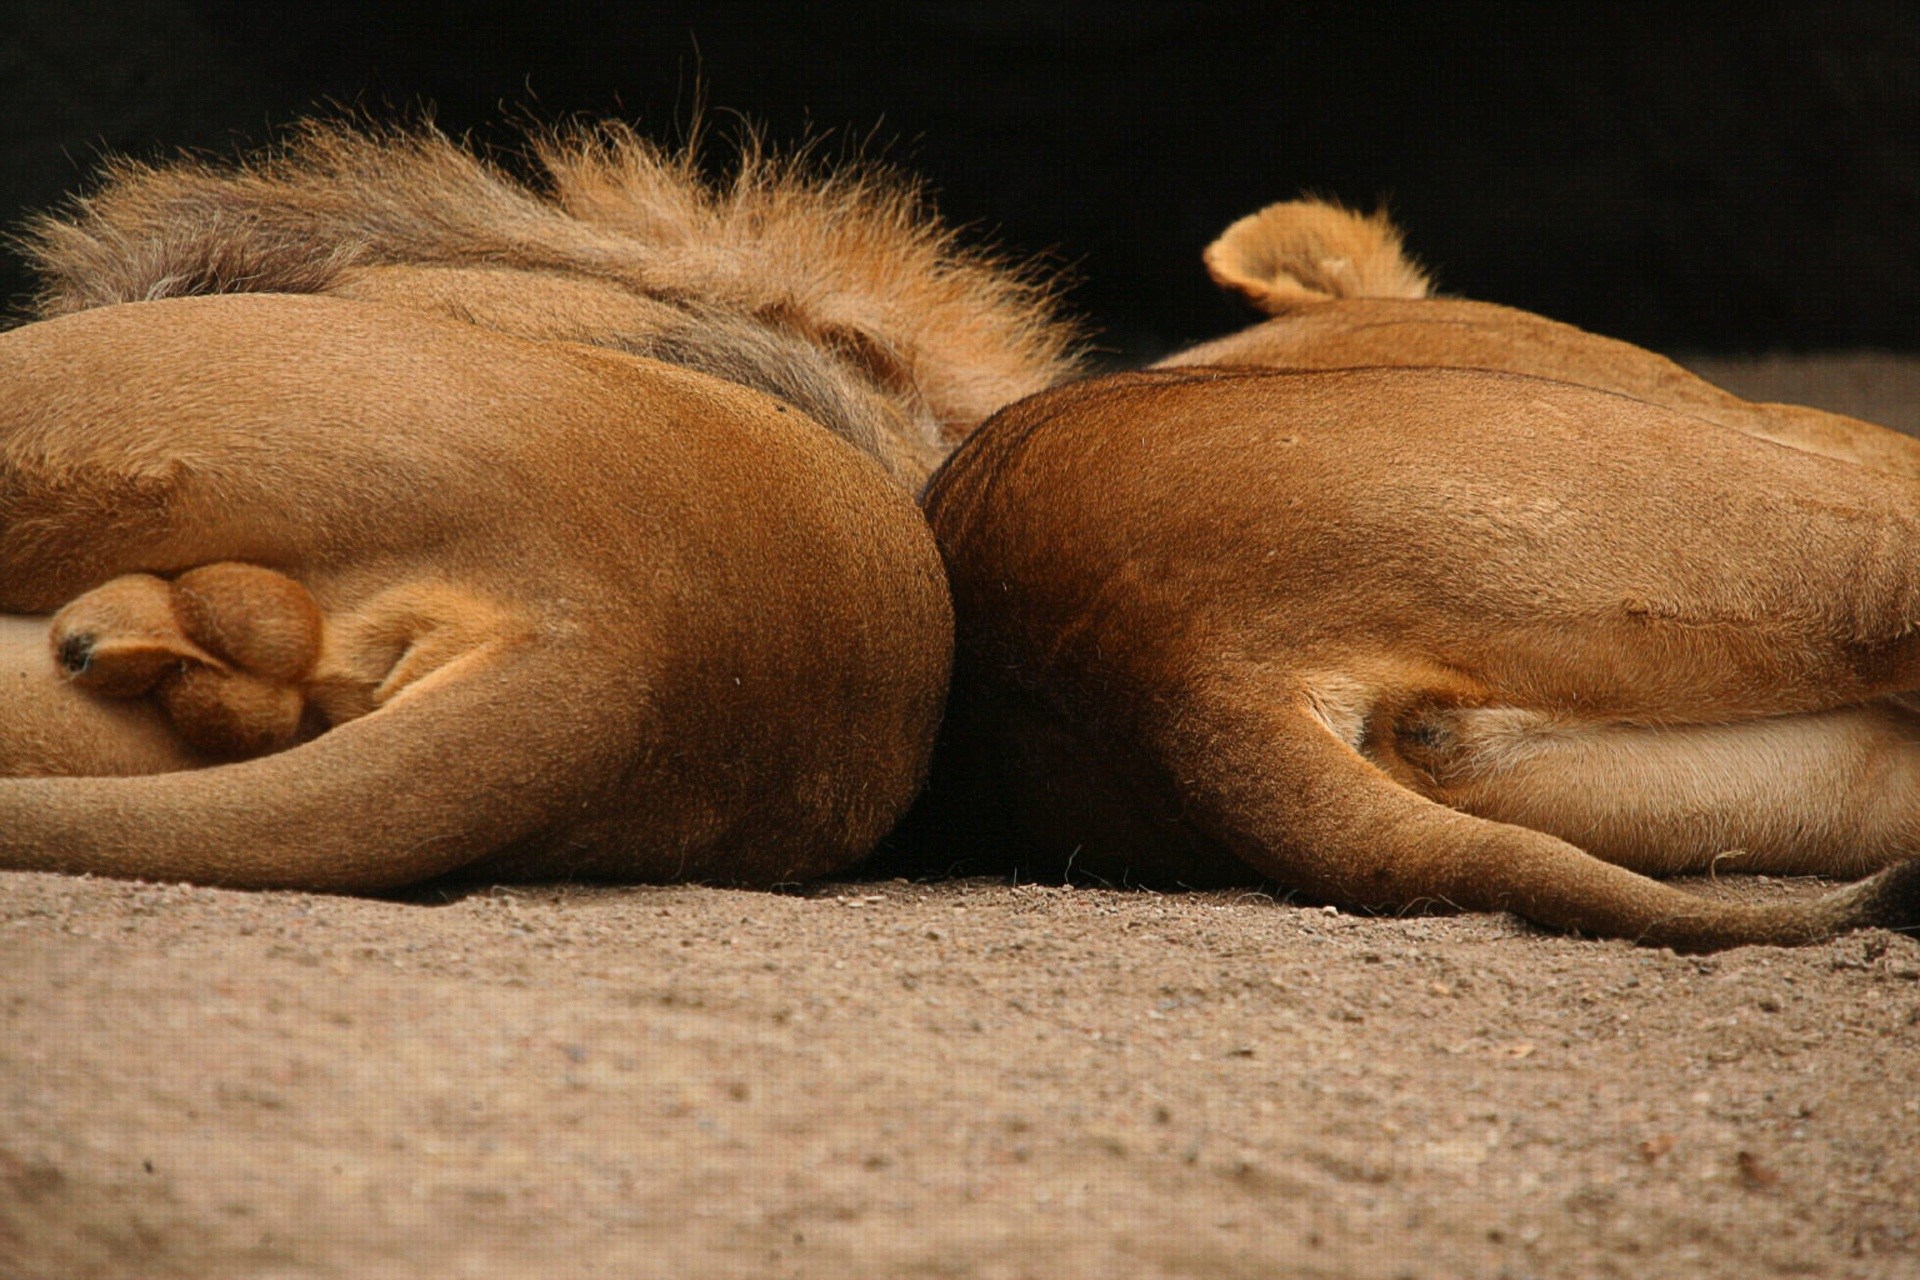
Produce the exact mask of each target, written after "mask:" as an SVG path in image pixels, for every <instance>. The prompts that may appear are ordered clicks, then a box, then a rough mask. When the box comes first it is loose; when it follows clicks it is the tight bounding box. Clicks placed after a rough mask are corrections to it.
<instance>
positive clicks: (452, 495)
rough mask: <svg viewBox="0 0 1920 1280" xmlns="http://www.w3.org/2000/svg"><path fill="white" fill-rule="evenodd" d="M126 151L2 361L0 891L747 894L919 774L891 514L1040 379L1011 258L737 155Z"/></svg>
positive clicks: (65, 237) (333, 138) (845, 840)
mask: <svg viewBox="0 0 1920 1280" xmlns="http://www.w3.org/2000/svg"><path fill="white" fill-rule="evenodd" d="M698 149H699V143H698V140H697V139H696V140H695V141H694V142H690V143H689V144H687V145H686V146H685V147H684V148H681V149H678V150H670V149H666V148H662V147H659V146H656V145H654V144H652V143H649V142H647V141H645V140H644V139H642V138H641V137H640V136H639V135H637V134H636V133H635V132H634V131H632V130H631V129H629V128H627V127H625V126H623V125H619V124H602V125H597V126H579V127H574V128H565V129H559V130H555V131H551V132H546V133H540V134H536V135H534V136H533V138H532V142H531V148H530V161H529V163H530V164H531V165H532V166H533V167H534V168H536V169H537V170H538V172H539V175H540V176H539V178H538V180H537V181H536V182H529V181H525V180H521V179H517V178H515V177H513V176H511V175H510V174H509V173H508V172H507V171H506V170H505V169H504V168H503V167H501V165H499V164H497V163H495V162H492V161H489V160H486V159H483V158H481V157H480V156H478V155H476V154H474V153H473V152H472V151H470V150H469V149H467V148H466V147H465V146H463V145H461V144H460V143H458V142H456V141H454V140H452V139H450V138H448V137H447V136H445V135H443V134H441V133H439V132H437V131H436V130H434V129H432V128H431V127H418V128H410V129H375V128H364V127H356V126H350V125H346V124H321V123H316V124H309V125H307V126H305V127H304V128H303V129H301V130H300V131H299V132H298V133H297V134H296V135H295V136H294V137H293V138H292V139H291V140H290V141H289V142H288V143H287V144H285V145H284V146H283V147H281V148H279V149H277V150H275V151H272V152H269V153H266V154H262V155H256V156H254V157H251V158H247V159H243V160H241V161H238V162H235V163H231V164H208V163H203V162H199V161H191V160H181V161H177V162H172V163H163V164H158V165H140V164H133V163H125V162H123V163H119V164H116V165H115V166H113V167H112V168H111V169H110V170H109V172H108V173H107V175H106V178H105V180H104V182H103V184H102V185H100V186H99V188H98V189H97V190H96V191H94V192H93V193H92V194H90V195H87V196H86V197H84V198H82V199H80V200H78V201H77V202H76V203H75V204H74V205H73V206H72V207H71V208H70V209H69V210H67V211H66V212H64V213H63V214H60V215H57V216H51V217H46V218H43V219H41V220H40V221H38V222H37V223H36V224H34V225H33V226H31V227H30V228H29V229H28V231H27V233H26V236H25V241H24V243H25V248H26V252H27V255H28V257H29V259H30V261H31V262H32V264H33V266H34V267H35V268H36V269H37V270H38V272H39V275H40V278H41V281H42V287H41V289H40V292H39V294H38V295H37V297H36V298H35V300H34V302H33V311H34V315H35V317H36V318H35V319H34V320H33V321H32V322H31V323H27V324H24V325H22V326H20V327H17V328H15V329H12V330H11V331H9V332H6V333H4V334H0V388H4V397H3V398H0V688H4V689H5V695H4V701H3V702H0V867H6V868H11V869H29V870H54V871H67V872H84V873H97V874H102V875H111V876H122V877H138V878H146V879H159V880H188V881H195V882H200V883H205V884H213V885H227V886H235V887H246V888H265V887H294V888H302V889H311V890H337V891H354V892H360V891H377V890H383V889H390V888H394V887H397V886H402V885H408V884H413V883H416V882H419V881H423V880H427V879H431V878H434V877H439V876H444V875H448V874H454V873H458V874H460V875H463V876H469V877H483V878H490V879H524V878H534V877H538V878H549V877H571V876H594V877H615V878H621V879H638V880H665V879H693V880H708V881H722V882H732V883H747V884H768V883H777V882H783V881H791V880H798V879H803V878H807V877H812V876H817V875H821V874H824V873H827V872H830V871H834V870H838V869H841V868H844V867H846V866H848V865H850V864H852V863H853V862H855V861H857V860H858V859H859V858H860V857H862V856H863V855H864V854H865V853H867V851H868V850H869V849H870V848H871V847H872V846H873V845H874V843H875V842H876V841H877V840H879V839H880V837H881V836H882V835H883V834H884V833H885V832H886V831H887V830H888V829H889V828H890V827H891V826H892V825H893V824H894V821H895V820H896V818H897V817H898V816H899V814H900V813H901V812H902V810H903V809H904V808H905V807H906V806H907V804H908V803H909V801H910V800H911V799H912V797H913V795H914V794H915V792H916V791H917V789H918V788H919V786H920V784H921V781H922V779H923V778H924V775H925V772H926V768H927V761H928V757H929V755H930V752H931V749H932V744H933V741H934V735H935V730H936V726H937V723H938V720H939V717H940V713H941V706H942V701H943V698H944V694H945V691H946V685H947V678H948V670H949V665H950V661H951V645H952V623H951V610H950V606H949V603H948V598H947V593H946V587H945V584H944V579H943V575H942V572H941V567H940V562H939V558H938V554H937V550H936V548H935V546H934V544H933V541H932V538H931V535H930V533H929V532H928V530H927V528H926V525H925V522H924V520H923V519H922V518H921V516H920V514H919V512H918V509H917V507H916V506H915V503H914V500H913V493H914V491H915V490H916V489H917V488H918V486H919V484H920V482H921V481H922V480H923V479H924V478H925V476H926V474H927V473H928V471H929V470H930V469H931V468H932V466H933V465H934V464H935V463H936V462H937V461H938V460H939V459H940V458H941V457H942V456H943V455H944V453H945V452H946V451H947V450H949V449H950V448H951V447H952V445H953V444H954V442H955V441H957V440H958V439H960V438H961V437H963V436H964V435H965V434H966V432H968V431H969V430H970V429H971V428H972V427H973V426H974V425H975V424H977V423H978V422H979V421H980V420H981V419H982V418H984V417H985V416H986V414H987V413H988V412H990V411H991V410H992V409H993V408H995V407H997V406H998V405H999V404H1001V403H1004V402H1006V401H1008V400H1011V399H1015V398H1017V397H1019V396H1022V395H1025V394H1028V393H1030V392H1033V391H1037V390H1039V389H1040V388H1042V387H1044V386H1048V385H1051V384H1052V383H1054V382H1056V381H1058V380H1060V379H1061V378H1062V377H1064V376H1067V375H1068V374H1070V373H1071V372H1072V371H1073V370H1074V368H1075V361H1076V360H1077V358H1078V357H1077V354H1076V344H1077V341H1078V339H1077V337H1076V335H1075V333H1074V331H1073V330H1072V329H1071V327H1070V326H1068V325H1067V324H1065V323H1064V322H1063V321H1061V320H1060V319H1059V317H1058V315H1057V308H1056V305H1055V303H1054V300H1053V297H1052V294H1051V293H1050V290H1049V286H1048V285H1046V284H1045V283H1044V282H1043V281H1041V280H1040V279H1039V277H1038V276H1037V274H1036V273H1034V272H1032V271H1030V270H1028V269H1025V268H1015V267H1011V266H1007V265H1005V264H1003V263H1002V262H1001V261H1000V260H999V259H997V258H995V257H994V256H992V255H990V254H987V253H984V252H982V251H978V250H974V249H970V248H965V247H962V246H961V245H960V244H959V243H958V242H957V240H956V238H955V237H954V235H953V233H951V232H950V231H948V230H947V229H946V228H945V227H944V226H943V225H942V224H941V223H940V222H938V221H937V220H936V218H935V217H934V216H933V215H932V214H931V213H930V212H929V211H928V210H927V209H926V207H925V205H924V202H923V200H922V198H921V195H920V193H919V190H918V188H916V187H915V186H914V185H913V184H912V183H910V182H909V181H907V180H906V179H904V178H900V177H897V176H895V175H893V174H891V173H890V172H888V171H883V170H880V169H877V168H874V167H871V166H861V165H849V166H842V167H840V168H836V169H827V170H822V169H821V168H820V167H819V166H816V165H811V164H810V162H808V161H807V160H805V159H804V157H802V158H780V157H776V156H774V155H772V154H770V153H769V152H767V151H766V150H765V149H764V148H762V147H760V146H759V145H758V144H757V143H755V142H753V141H752V140H751V139H749V140H748V141H747V142H746V143H745V144H743V145H742V147H741V149H740V155H739V158H738V160H737V163H736V164H735V166H734V168H733V171H732V172H731V174H730V175H729V176H727V177H725V178H724V179H722V180H708V179H707V178H705V177H703V176H702V171H701V168H700V165H699V163H698V161H697V152H698Z"/></svg>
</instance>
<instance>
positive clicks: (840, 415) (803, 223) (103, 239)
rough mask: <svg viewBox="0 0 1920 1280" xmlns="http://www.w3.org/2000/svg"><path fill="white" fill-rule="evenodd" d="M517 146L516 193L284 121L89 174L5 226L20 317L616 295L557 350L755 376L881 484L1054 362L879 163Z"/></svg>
mask: <svg viewBox="0 0 1920 1280" xmlns="http://www.w3.org/2000/svg"><path fill="white" fill-rule="evenodd" d="M528 150H529V157H530V159H531V161H532V163H533V165H534V166H535V167H536V168H537V169H538V171H539V177H538V178H537V179H536V180H535V181H533V182H525V181H521V180H519V179H517V178H515V177H513V176H512V175H510V174H509V173H508V172H507V171H506V170H505V169H504V168H502V167H501V166H499V165H497V164H495V163H493V162H491V161H489V160H487V159H484V158H482V157H480V156H478V155H476V154H474V152H473V151H471V150H470V149H468V148H467V147H466V146H464V145H462V144H461V143H459V142H456V141H455V140H453V139H451V138H449V137H447V136H446V135H445V134H443V133H441V132H440V131H438V130H437V129H435V128H433V127H431V126H421V127H414V128H405V129H400V128H385V129H382V128H365V127H355V126H351V125H346V124H339V123H330V122H309V123H307V124H305V125H302V126H301V127H299V128H298V129H297V130H296V131H295V132H294V133H293V134H292V136H291V138H290V140H289V141H288V142H287V143H285V144H284V145H282V146H281V147H278V148H276V149H274V150H271V151H268V152H264V153H261V154H258V155H255V156H252V157H250V158H247V159H244V160H241V161H239V162H237V163H231V164H215V163H209V162H206V161H202V160H196V159H179V160H174V161H171V162H167V163H162V164H144V163H139V162H135V161H130V160H119V161H114V162H111V163H110V164H109V165H108V166H107V168H106V171H105V173H104V175H103V178H102V180H101V182H100V183H99V185H98V187H97V188H96V189H95V190H94V191H93V192H92V193H91V194H88V195H85V196H82V197H78V198H76V199H75V200H73V201H72V203H71V204H70V206H69V207H68V208H66V209H65V210H63V211H61V212H60V213H57V214H53V215H46V216H42V217H40V218H38V219H36V220H34V221H33V222H32V223H30V224H29V225H28V226H27V228H26V230H25V232H24V234H23V236H22V237H21V241H20V244H21V247H22V249H23V250H24V252H25V254H26V256H27V257H28V259H29V261H30V262H31V264H32V266H33V267H34V269H35V270H36V272H37V275H38V278H39V281H40V288H39V291H38V293H37V294H36V295H35V297H34V298H33V301H32V308H33V312H34V314H35V316H36V317H37V318H47V317H52V316H57V315H62V314H66V313H68V312H73V311H79V310H83V309H86V308H89V307H99V306H106V305H110V304H114V303H121V302H134V301H143V300H149V299H156V298H166V297H177V296H181V295H186V294H208V293H237V292H274V293H343V294H354V292H355V290H356V289H363V288H364V287H365V286H364V281H365V279H366V277H367V276H368V273H369V272H375V273H377V271H378V270H379V269H382V268H395V267H400V268H456V269H463V270H464V271H465V274H462V271H460V270H456V271H448V272H444V273H440V274H444V276H445V278H446V279H447V280H448V281H451V282H453V283H452V284H450V285H449V286H448V289H447V291H446V292H447V293H448V295H449V296H448V298H445V299H443V300H442V303H443V305H442V309H443V310H447V311H450V312H453V313H455V314H462V315H465V316H467V318H471V319H475V320H476V322H479V323H487V322H488V321H487V320H486V319H485V318H484V317H483V316H482V315H481V314H480V313H481V311H482V308H480V307H479V306H478V305H477V304H476V305H475V306H472V307H468V306H465V305H463V304H462V303H461V301H460V290H461V288H462V287H464V286H462V285H461V284H460V283H459V282H460V281H463V280H467V279H476V280H477V279H480V278H482V274H481V273H484V276H485V277H487V278H491V279H493V280H495V281H498V280H499V279H501V278H502V273H534V274H537V275H539V276H540V277H542V278H543V279H546V280H555V279H561V280H567V281H573V282H579V283H581V284H583V285H591V286H593V287H594V288H596V289H598V290H600V291H601V292H602V293H606V294H609V295H616V294H617V296H622V297H625V298H628V299H630V303H631V310H630V316H629V318H627V319H623V320H621V321H619V322H617V323H616V322H614V321H612V320H609V319H608V318H607V315H608V313H607V311H606V309H605V308H599V309H596V308H593V307H588V308H585V309H583V310H581V311H580V312H579V314H578V317H577V318H576V319H575V320H574V321H573V322H572V329H573V331H571V332H568V333H567V334H566V335H565V336H568V337H571V338H574V339H576V340H581V341H588V342H595V343H599V344H601V345H607V346H613V347H619V348H622V349H625V350H629V351H634V352H636V353H638V354H642V355H649V356H655V357H658V358H664V359H669V360H674V361H676V362H678V363H681V364H686V365H689V366H691V367H695V368H700V369H703V370H705V371H707V372H712V373H716V374H718V375H719V376H722V377H728V378H731V379H733V380H735V381H740V382H743V383H746V384H747V385H751V386H755V387H757V388H759V389H761V390H765V391H768V392H770V393H772V394H774V395H778V396H781V397H782V398H785V399H788V400H790V401H792V402H794V403H795V404H796V405H797V407H800V408H801V409H803V410H804V411H806V412H808V413H811V414H813V415H814V416H815V417H817V418H819V419H821V420H822V421H824V422H825V423H826V424H827V425H828V426H829V427H830V428H832V429H834V430H835V431H837V432H839V433H840V434H842V435H845V436H847V437H848V438H849V439H851V440H853V441H854V443H856V444H858V445H860V446H861V447H863V448H866V449H868V450H869V451H870V452H876V453H881V454H885V453H887V452H888V450H887V449H883V448H880V447H879V445H880V444H881V443H884V441H882V440H881V437H884V436H886V435H888V434H889V433H891V434H892V435H894V436H904V437H905V438H904V439H903V440H896V441H894V442H893V445H892V447H891V452H892V453H894V454H896V455H899V454H902V453H904V454H905V455H908V456H910V458H911V461H910V462H908V463H906V464H902V465H896V466H895V470H896V472H897V473H898V472H900V471H903V470H904V471H906V472H909V473H911V472H918V473H919V475H918V476H914V475H906V476H903V478H905V479H915V480H917V478H919V477H921V476H924V473H925V470H926V469H927V468H928V467H930V466H931V464H932V462H933V461H937V459H938V457H939V455H940V454H941V453H943V452H944V451H945V450H946V449H948V448H950V447H951V446H952V445H953V444H954V443H956V442H957V441H958V440H959V439H961V438H963V437H964V436H965V434H966V433H967V432H968V431H970V430H971V429H972V428H973V427H974V426H975V425H977V424H978V423H979V422H980V421H981V420H982V419H983V418H985V417H986V416H987V415H988V414H989V413H991V412H993V410H995V409H997V408H999V407H1000V406H1001V405H1003V404H1006V403H1008V402H1010V401H1012V400H1015V399H1018V398H1019V397H1021V396H1024V395H1027V394H1030V393H1032V392H1035V391H1039V390H1041V389H1043V388H1045V387H1048V386H1051V385H1053V384H1054V383H1056V382H1059V381H1061V380H1062V379H1064V378H1066V377H1069V376H1071V375H1072V374H1074V373H1075V372H1077V371H1078V369H1077V356H1076V354H1075V344H1076V342H1077V340H1078V335H1077V333H1076V332H1075V331H1074V330H1073V328H1072V327H1071V326H1070V325H1067V324H1065V323H1063V322H1062V321H1061V320H1060V319H1059V318H1058V316H1057V308H1056V305H1055V301H1054V298H1053V296H1052V293H1051V292H1050V290H1049V289H1048V287H1047V286H1046V285H1045V284H1044V283H1042V282H1041V281H1040V280H1039V278H1038V277H1037V276H1036V275H1035V274H1034V273H1033V272H1032V271H1030V270H1026V269H1017V268H1012V267H1009V266H1008V265H1007V264H1005V263H1003V262H1001V261H1000V260H998V259H997V258H995V257H993V256H992V255H990V254H987V253H983V252H981V251H979V250H976V249H972V248H967V247H963V246H961V245H960V244H959V243H958V241H957V239H956V237H955V235H954V233H953V232H952V231H951V230H950V229H949V228H947V227H946V226H944V225H943V224H942V223H941V222H940V221H939V220H938V219H937V217H935V216H934V215H933V214H932V213H931V212H930V211H929V209H928V207H927V204H926V201H925V199H924V193H923V191H922V189H921V188H920V187H919V186H918V185H917V184H916V183H914V182H913V181H911V180H909V179H906V178H904V177H902V176H900V175H898V174H896V173H894V172H892V171H890V170H886V169H882V168H878V167H875V166H873V165H869V164H864V163H859V164H852V165H848V166H843V167H838V168H831V169H829V168H824V167H822V166H819V165H817V164H814V163H813V162H812V161H811V160H810V159H809V157H808V156H807V155H806V153H804V152H802V153H801V154H800V155H798V156H779V155H775V154H773V153H771V152H770V151H769V150H767V149H766V148H765V147H764V146H762V145H761V143H760V142H759V141H758V140H757V139H756V138H754V137H752V136H748V137H747V138H746V139H745V140H744V141H743V142H741V143H740V144H739V145H738V147H737V155H736V156H735V159H734V163H733V165H732V166H731V169H730V172H729V173H728V174H727V175H726V176H724V177H723V178H721V179H718V180H715V179H710V178H708V177H706V176H705V175H704V174H703V172H702V169H701V166H700V162H699V152H700V145H699V140H698V138H697V137H696V139H695V140H694V141H691V142H689V143H688V144H687V145H685V146H684V147H680V148H674V149H669V148H665V147H662V146H659V145H657V144H655V143H653V142H650V141H648V140H647V139H645V138H642V137H641V136H640V135H638V134H637V133H636V132H635V131H634V130H632V129H631V128H629V127H628V126H626V125H624V124H620V123H612V122H609V123H600V124H595V125H580V126H572V127H566V128H561V129H556V130H551V131H544V132H537V133H534V134H532V135H531V136H530V138H529V148H528ZM519 278H520V277H517V276H508V277H507V279H508V283H507V285H506V287H507V289H508V290H509V291H511V289H512V287H513V285H512V281H513V280H514V279H519ZM493 288H494V289H495V291H496V292H497V291H498V288H499V286H498V285H497V284H496V285H495V286H493ZM361 296H364V295H361ZM496 314H499V312H498V311H497V310H496ZM501 327H509V326H508V325H506V324H502V326H501ZM885 460H886V459H885V458H884V457H883V461H885Z"/></svg>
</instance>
